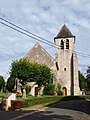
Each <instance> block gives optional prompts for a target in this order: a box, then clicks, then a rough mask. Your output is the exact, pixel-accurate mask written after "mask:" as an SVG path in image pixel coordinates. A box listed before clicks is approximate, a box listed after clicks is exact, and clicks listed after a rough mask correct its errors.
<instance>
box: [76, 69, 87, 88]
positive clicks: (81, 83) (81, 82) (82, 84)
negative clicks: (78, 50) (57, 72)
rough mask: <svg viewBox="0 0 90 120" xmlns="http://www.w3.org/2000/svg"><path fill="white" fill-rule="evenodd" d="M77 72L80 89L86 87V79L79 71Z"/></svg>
mask: <svg viewBox="0 0 90 120" xmlns="http://www.w3.org/2000/svg"><path fill="white" fill-rule="evenodd" d="M78 74H79V87H80V90H82V89H86V88H87V83H86V79H85V77H84V75H83V74H82V73H81V72H80V71H79V72H78Z"/></svg>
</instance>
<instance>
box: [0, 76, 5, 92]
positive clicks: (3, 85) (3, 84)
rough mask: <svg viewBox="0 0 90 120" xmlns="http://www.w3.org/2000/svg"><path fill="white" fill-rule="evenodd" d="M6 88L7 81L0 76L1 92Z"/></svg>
mask: <svg viewBox="0 0 90 120" xmlns="http://www.w3.org/2000/svg"><path fill="white" fill-rule="evenodd" d="M4 87H5V80H4V78H3V76H1V75H0V91H1V90H3V89H4Z"/></svg>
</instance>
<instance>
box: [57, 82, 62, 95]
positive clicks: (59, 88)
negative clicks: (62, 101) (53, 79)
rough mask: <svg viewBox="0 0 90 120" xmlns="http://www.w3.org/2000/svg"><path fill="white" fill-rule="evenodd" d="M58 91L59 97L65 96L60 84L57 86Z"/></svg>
mask: <svg viewBox="0 0 90 120" xmlns="http://www.w3.org/2000/svg"><path fill="white" fill-rule="evenodd" d="M56 91H57V94H58V95H63V92H62V91H61V85H60V84H59V83H58V84H57V87H56Z"/></svg>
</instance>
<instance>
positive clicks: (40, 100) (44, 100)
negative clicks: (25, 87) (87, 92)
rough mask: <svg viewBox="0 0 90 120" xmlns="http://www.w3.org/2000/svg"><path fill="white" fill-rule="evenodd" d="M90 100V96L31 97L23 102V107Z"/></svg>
mask: <svg viewBox="0 0 90 120" xmlns="http://www.w3.org/2000/svg"><path fill="white" fill-rule="evenodd" d="M86 99H90V96H66V97H63V96H41V97H31V98H29V99H24V100H22V102H23V107H29V106H34V105H40V104H43V105H49V104H53V103H58V102H62V101H69V100H86Z"/></svg>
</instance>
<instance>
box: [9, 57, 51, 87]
mask: <svg viewBox="0 0 90 120" xmlns="http://www.w3.org/2000/svg"><path fill="white" fill-rule="evenodd" d="M10 76H13V77H14V78H19V79H20V80H21V84H22V87H23V88H24V89H25V86H26V83H27V82H36V83H37V84H38V85H39V86H42V85H44V86H46V85H47V84H49V83H52V72H51V70H50V68H49V67H47V66H46V65H40V64H38V63H35V62H33V63H31V62H30V61H29V60H27V59H19V60H15V61H13V62H12V64H11V68H10Z"/></svg>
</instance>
